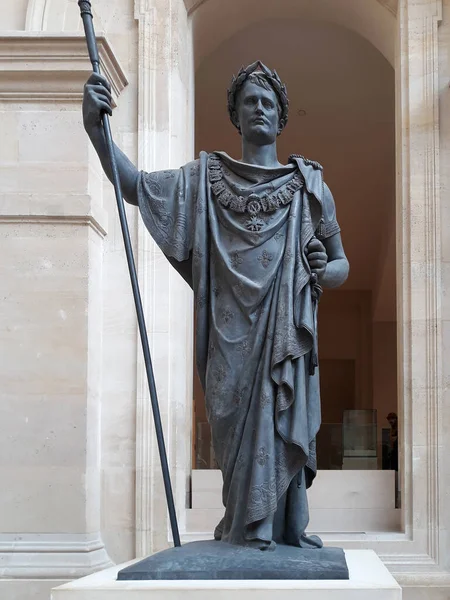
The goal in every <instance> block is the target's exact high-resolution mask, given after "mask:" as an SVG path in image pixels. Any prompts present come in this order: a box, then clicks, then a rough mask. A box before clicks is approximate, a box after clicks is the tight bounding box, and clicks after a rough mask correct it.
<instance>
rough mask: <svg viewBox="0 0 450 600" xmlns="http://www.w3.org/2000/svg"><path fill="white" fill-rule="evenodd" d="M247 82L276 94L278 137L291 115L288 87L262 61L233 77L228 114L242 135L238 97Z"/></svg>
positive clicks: (243, 69) (229, 92) (229, 93)
mask: <svg viewBox="0 0 450 600" xmlns="http://www.w3.org/2000/svg"><path fill="white" fill-rule="evenodd" d="M246 81H251V82H252V83H255V84H256V85H259V86H260V87H262V88H264V89H266V90H271V91H273V92H275V95H276V97H277V99H278V120H279V128H278V135H280V133H281V132H282V131H283V129H284V128H285V127H286V124H287V121H288V114H289V100H288V96H287V90H286V86H285V85H284V84H283V83H282V81H281V79H280V78H279V76H278V74H277V72H276V71H271V70H270V69H268V68H267V67H266V66H265V65H264V64H263V63H262V62H261V61H259V60H257V61H256V62H254V63H253V64H251V65H249V66H248V67H245V68H244V67H242V68H241V70H240V71H239V73H238V74H237V76H234V75H233V79H232V81H231V86H230V89H229V90H228V112H229V115H230V119H231V122H232V123H233V125H234V126H235V127H236V129H237V130H238V131H239V133H241V128H240V126H239V121H238V118H237V111H236V102H237V96H238V94H239V92H240V91H241V89H242V87H243V86H244V84H245V82H246Z"/></svg>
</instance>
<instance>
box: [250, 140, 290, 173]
mask: <svg viewBox="0 0 450 600" xmlns="http://www.w3.org/2000/svg"><path fill="white" fill-rule="evenodd" d="M242 162H244V163H247V164H249V165H257V166H259V167H266V168H268V169H271V168H272V169H273V168H278V167H282V166H283V165H282V164H281V163H279V162H278V156H277V144H276V142H274V143H273V144H268V145H267V146H257V145H255V144H252V143H251V142H248V141H246V140H244V139H243V140H242Z"/></svg>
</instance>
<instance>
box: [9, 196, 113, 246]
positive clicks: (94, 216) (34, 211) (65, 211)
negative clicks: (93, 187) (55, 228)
mask: <svg viewBox="0 0 450 600" xmlns="http://www.w3.org/2000/svg"><path fill="white" fill-rule="evenodd" d="M0 223H6V224H8V223H35V224H46V225H56V224H59V225H87V226H89V227H91V228H92V229H93V230H94V231H95V232H96V233H97V234H98V235H99V236H100V237H101V238H104V237H105V236H106V235H107V223H108V213H107V212H106V210H105V209H103V208H101V207H99V206H98V205H97V203H96V202H93V201H92V198H91V197H90V196H85V195H74V194H72V195H70V196H66V195H64V196H63V195H61V194H52V195H48V196H41V195H40V196H38V197H37V196H36V195H34V194H0Z"/></svg>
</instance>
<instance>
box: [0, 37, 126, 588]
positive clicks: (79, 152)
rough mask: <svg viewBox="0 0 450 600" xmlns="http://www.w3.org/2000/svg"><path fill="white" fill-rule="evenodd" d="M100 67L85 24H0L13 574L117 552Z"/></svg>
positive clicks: (0, 233) (6, 499)
mask: <svg viewBox="0 0 450 600" xmlns="http://www.w3.org/2000/svg"><path fill="white" fill-rule="evenodd" d="M99 42H100V49H101V59H102V67H103V70H104V72H105V73H106V74H107V76H108V77H109V79H110V81H111V83H112V87H113V90H114V93H115V96H116V97H117V96H118V94H119V93H120V92H121V90H122V89H123V88H124V86H125V85H126V79H125V75H124V73H123V71H122V69H121V68H120V66H119V64H118V62H117V60H116V58H115V56H114V53H113V51H112V50H111V47H110V46H109V44H108V42H107V41H106V39H105V38H101V39H100V40H99ZM89 72H90V65H89V61H88V60H87V52H86V48H85V42H84V38H83V36H82V35H81V34H80V35H76V34H75V35H64V34H43V33H41V34H32V33H25V32H21V33H16V34H9V35H2V36H0V131H1V138H2V139H1V142H0V181H1V190H0V255H1V260H0V272H1V276H0V298H1V301H2V302H1V306H2V310H1V311H0V340H1V347H2V350H3V351H4V354H3V356H2V358H1V360H0V380H1V381H2V390H1V393H2V399H1V404H0V413H1V416H0V481H1V489H2V494H1V498H0V532H1V533H0V578H5V579H16V578H19V579H45V580H61V579H73V578H74V577H79V576H82V575H86V574H88V573H90V572H93V571H95V570H99V569H102V568H104V567H107V566H109V565H110V564H111V561H110V559H109V557H108V554H107V552H106V550H105V547H104V544H103V541H102V539H101V536H100V529H101V520H100V406H101V382H102V369H101V364H102V360H101V359H102V352H101V351H102V295H101V290H102V262H103V239H104V237H105V235H106V233H107V220H106V212H105V210H104V209H103V207H102V179H101V171H100V168H99V164H98V162H97V158H96V157H95V156H94V152H93V150H92V149H91V148H90V145H89V140H88V138H87V136H86V134H85V132H84V130H83V126H82V123H81V111H80V105H81V94H82V89H83V84H84V82H85V81H86V78H87V76H88V74H89ZM24 585H25V586H26V585H27V584H26V583H24ZM0 589H1V590H3V589H6V588H3V587H0ZM8 589H9V588H8ZM0 596H2V597H3V592H1V591H0ZM5 597H11V596H10V595H8V593H6V592H5ZM17 597H21V596H17Z"/></svg>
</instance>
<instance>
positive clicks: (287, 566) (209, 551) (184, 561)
mask: <svg viewBox="0 0 450 600" xmlns="http://www.w3.org/2000/svg"><path fill="white" fill-rule="evenodd" d="M348 578H349V575H348V568H347V562H346V560H345V554H344V551H343V550H342V549H341V548H320V549H316V548H314V549H309V548H308V549H303V548H295V547H294V546H281V545H278V546H277V547H276V549H275V550H274V551H273V552H270V551H261V550H255V549H253V548H243V547H242V546H232V545H231V544H226V543H225V542H216V541H213V540H211V541H205V542H192V543H190V544H185V545H184V546H181V548H170V549H169V550H164V551H163V552H158V553H157V554H153V555H152V556H149V557H148V558H145V559H144V560H141V561H140V562H137V563H135V564H133V565H131V566H129V567H126V568H125V569H122V571H119V573H118V576H117V579H118V580H119V581H135V580H174V579H175V580H183V579H189V580H196V579H197V580H198V579H206V580H211V579H316V580H317V579H322V580H323V579H348Z"/></svg>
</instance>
